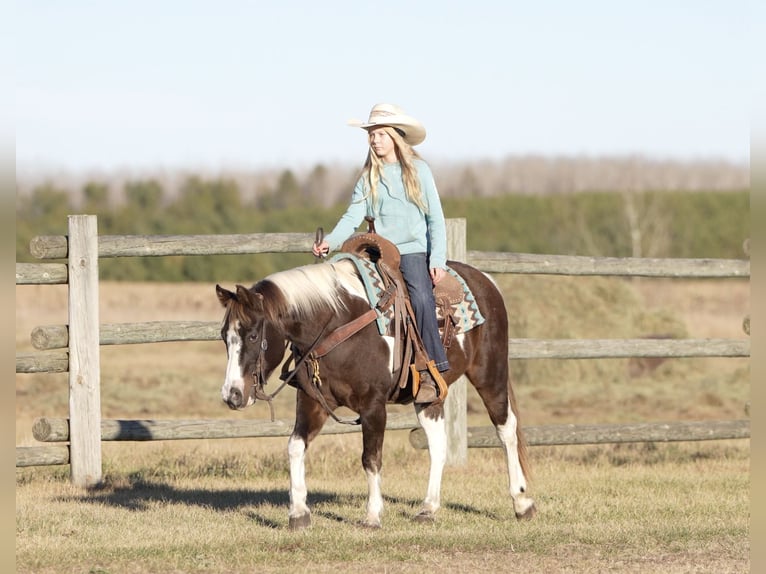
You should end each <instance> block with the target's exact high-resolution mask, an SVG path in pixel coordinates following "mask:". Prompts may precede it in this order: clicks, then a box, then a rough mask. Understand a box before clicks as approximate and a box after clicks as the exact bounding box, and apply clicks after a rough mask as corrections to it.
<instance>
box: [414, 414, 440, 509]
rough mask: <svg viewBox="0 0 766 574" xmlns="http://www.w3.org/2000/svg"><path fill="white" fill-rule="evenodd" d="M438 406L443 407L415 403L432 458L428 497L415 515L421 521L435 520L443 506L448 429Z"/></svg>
mask: <svg viewBox="0 0 766 574" xmlns="http://www.w3.org/2000/svg"><path fill="white" fill-rule="evenodd" d="M436 408H439V409H441V407H436V406H428V407H422V406H419V405H415V411H416V413H417V415H418V421H419V422H420V426H421V427H423V430H424V431H425V433H426V437H427V438H428V454H429V456H430V459H431V468H430V471H429V474H428V489H427V490H426V497H425V500H423V507H422V508H421V509H420V511H419V512H418V513H417V514H416V515H415V520H417V521H421V522H428V521H431V520H433V519H434V517H435V515H436V511H437V510H439V507H440V506H441V484H442V474H443V473H444V465H445V463H446V462H447V429H446V425H445V422H444V411H443V410H441V411H440V412H438V413H436V412H435V411H434V409H436ZM434 415H436V416H434Z"/></svg>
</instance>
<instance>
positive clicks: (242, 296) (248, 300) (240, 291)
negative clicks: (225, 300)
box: [236, 285, 263, 313]
mask: <svg viewBox="0 0 766 574" xmlns="http://www.w3.org/2000/svg"><path fill="white" fill-rule="evenodd" d="M236 299H237V300H238V301H239V302H240V303H241V304H242V305H245V306H246V307H250V308H251V309H254V310H255V311H257V312H259V313H262V312H263V295H261V294H260V293H254V292H252V291H250V289H248V288H247V287H244V286H243V285H237V295H236Z"/></svg>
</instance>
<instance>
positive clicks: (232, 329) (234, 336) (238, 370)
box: [221, 321, 252, 404]
mask: <svg viewBox="0 0 766 574" xmlns="http://www.w3.org/2000/svg"><path fill="white" fill-rule="evenodd" d="M226 351H227V353H228V362H227V363H226V375H225V377H224V381H223V386H222V387H221V398H223V401H224V402H228V401H229V397H230V396H231V391H232V390H234V389H237V390H239V392H240V393H242V394H243V395H244V392H245V379H244V378H243V377H242V367H241V365H240V364H239V359H240V356H241V355H242V339H241V338H240V336H239V321H232V322H231V323H230V324H229V330H228V331H227V332H226ZM251 400H252V399H250V398H248V404H250V401H251Z"/></svg>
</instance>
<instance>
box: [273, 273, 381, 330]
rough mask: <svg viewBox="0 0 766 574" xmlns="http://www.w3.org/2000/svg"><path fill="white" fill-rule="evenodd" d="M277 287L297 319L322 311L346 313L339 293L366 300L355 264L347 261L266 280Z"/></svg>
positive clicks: (275, 275) (274, 275) (276, 275)
mask: <svg viewBox="0 0 766 574" xmlns="http://www.w3.org/2000/svg"><path fill="white" fill-rule="evenodd" d="M266 280H267V281H271V282H272V283H273V284H274V285H276V286H277V287H278V288H279V290H280V291H281V292H282V294H283V295H284V296H285V299H286V300H287V304H288V306H289V307H290V308H291V309H292V310H293V311H294V312H295V314H296V315H297V316H301V317H310V316H312V315H313V314H315V313H316V312H317V311H318V310H320V309H323V308H327V307H329V308H331V309H332V310H333V311H334V312H335V313H338V312H340V311H343V310H345V305H344V304H343V301H342V299H341V298H340V297H339V294H340V293H339V291H340V290H342V289H345V290H346V291H348V292H349V293H350V294H351V295H356V296H359V297H362V298H366V297H365V293H364V286H363V285H362V282H361V280H360V279H359V277H358V276H357V274H356V268H355V267H354V264H353V263H352V262H351V261H349V260H347V259H343V260H340V261H336V262H334V263H322V264H316V265H304V266H302V267H296V268H294V269H288V270H286V271H280V272H278V273H273V274H272V275H269V276H268V277H266Z"/></svg>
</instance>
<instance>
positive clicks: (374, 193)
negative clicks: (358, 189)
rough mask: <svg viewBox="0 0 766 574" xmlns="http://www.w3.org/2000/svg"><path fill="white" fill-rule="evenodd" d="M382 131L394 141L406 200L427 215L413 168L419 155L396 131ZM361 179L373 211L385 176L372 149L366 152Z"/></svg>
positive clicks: (426, 206)
mask: <svg viewBox="0 0 766 574" xmlns="http://www.w3.org/2000/svg"><path fill="white" fill-rule="evenodd" d="M383 130H384V131H385V132H386V133H387V134H388V135H389V136H390V137H391V139H392V140H393V141H394V150H395V151H396V158H397V159H398V160H399V165H401V167H402V182H403V183H404V191H405V193H406V194H407V199H409V200H410V201H411V202H412V203H414V204H415V205H417V206H418V208H419V209H420V210H421V211H422V212H423V213H428V205H426V202H425V201H424V200H423V191H422V190H421V189H420V178H419V177H418V169H417V167H415V162H414V160H416V159H421V157H420V154H418V152H417V151H415V150H414V149H413V147H412V146H411V145H410V144H408V143H407V142H406V141H404V138H403V137H402V136H400V135H399V133H398V132H397V131H396V129H394V128H392V127H389V126H384V127H383ZM362 177H363V178H364V189H365V195H364V198H365V199H367V198H369V199H370V204H371V205H372V208H373V209H375V205H376V203H377V199H378V182H379V181H380V180H381V178H382V179H385V176H384V175H383V160H381V159H380V158H379V157H378V155H377V154H376V153H375V152H374V151H373V150H372V148H371V149H370V150H369V151H368V152H367V159H366V160H365V162H364V167H362Z"/></svg>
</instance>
